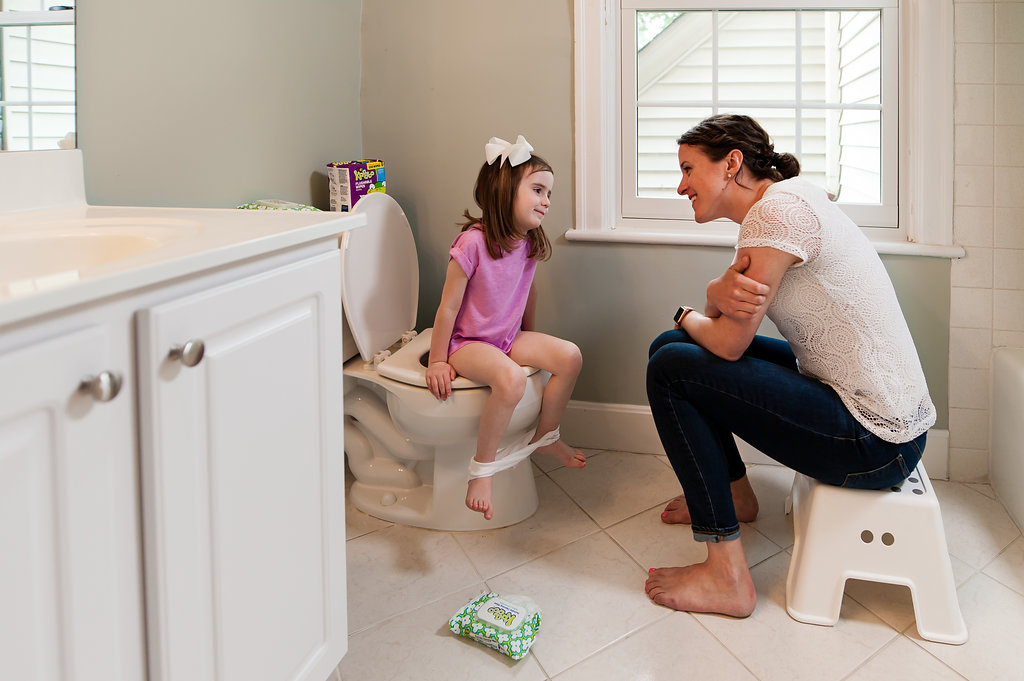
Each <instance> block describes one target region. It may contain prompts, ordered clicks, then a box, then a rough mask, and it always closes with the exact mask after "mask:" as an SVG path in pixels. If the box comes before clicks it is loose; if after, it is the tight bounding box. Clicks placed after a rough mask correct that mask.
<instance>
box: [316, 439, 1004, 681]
mask: <svg viewBox="0 0 1024 681" xmlns="http://www.w3.org/2000/svg"><path fill="white" fill-rule="evenodd" d="M587 454H588V457H589V462H588V465H587V467H586V469H584V470H582V471H577V470H569V469H566V468H562V467H557V466H555V467H553V466H552V463H553V461H552V460H550V459H547V458H545V457H535V461H534V470H535V473H536V475H537V488H538V492H539V495H540V508H539V509H538V511H537V513H536V514H535V515H534V516H533V517H532V518H529V519H528V520H525V521H523V522H522V523H519V524H518V525H515V526H513V527H508V528H504V529H499V530H492V531H487V532H468V533H462V532H436V531H431V530H421V529H416V528H408V527H402V526H398V525H392V524H391V523H386V522H383V521H380V520H377V519H375V518H372V517H370V516H367V515H365V514H363V513H361V512H360V511H357V510H356V509H355V508H354V507H352V506H351V505H349V508H348V517H347V522H348V544H347V548H348V587H349V595H348V599H349V600H348V602H349V632H350V635H349V651H348V654H347V655H346V656H345V658H344V660H342V663H341V665H340V666H339V667H338V669H337V670H336V671H335V672H334V674H333V675H332V677H331V679H330V680H329V681H364V680H365V681H391V680H395V681H406V680H409V681H412V680H415V681H435V680H437V681H458V680H461V679H467V680H468V679H472V680H473V681H491V680H492V679H494V680H497V679H520V680H523V681H536V680H543V679H551V680H553V681H583V680H586V681H630V680H636V681H641V680H643V681H661V680H663V679H683V678H687V679H710V680H715V681H717V680H719V679H726V680H732V679H736V680H741V679H742V680H747V681H752V680H760V681H774V680H776V679H778V680H780V681H781V680H785V681H799V680H803V679H806V680H808V681H829V680H832V679H835V680H840V679H842V680H845V681H874V680H878V681H881V680H883V679H886V680H888V679H899V680H900V681H911V680H917V679H919V680H922V681H924V680H927V681H944V680H947V679H949V680H952V679H957V680H960V681H962V680H963V679H968V680H969V681H990V680H991V681H995V680H997V679H1006V680H1011V679H1013V680H1020V679H1024V659H1022V656H1024V651H1022V647H1021V643H1022V642H1024V633H1022V632H1024V538H1022V536H1021V533H1020V531H1019V529H1018V528H1017V526H1016V525H1015V524H1014V522H1013V521H1012V520H1011V518H1010V517H1009V516H1008V515H1007V513H1006V511H1005V510H1004V509H1003V506H1002V505H1001V504H1000V503H999V501H998V500H997V499H996V497H995V494H994V493H993V492H992V489H991V488H990V487H989V486H988V485H979V484H960V483H949V482H943V481H935V487H936V492H937V494H938V496H939V501H940V504H941V506H942V511H943V519H944V523H945V527H946V535H947V541H948V544H949V551H950V554H951V557H952V564H953V572H954V575H955V578H956V581H957V585H958V593H959V599H960V607H961V610H962V612H963V616H964V619H965V620H966V622H967V627H968V630H969V632H970V640H969V641H968V642H967V643H966V644H965V645H962V646H949V645H943V644H936V643H930V642H927V641H923V640H922V639H920V638H919V637H918V635H917V630H916V628H915V626H914V613H913V606H912V603H911V599H910V591H909V589H906V588H905V587H898V586H891V585H883V584H874V583H868V582H856V581H851V582H849V583H848V584H847V588H846V596H845V597H844V600H843V606H842V612H841V615H840V619H839V622H838V624H837V625H836V626H835V627H819V626H814V625H807V624H801V623H799V622H796V621H795V620H793V619H791V618H790V617H789V616H788V615H787V614H786V608H785V597H786V586H785V584H786V573H787V570H788V567H789V558H790V551H792V545H793V524H792V520H791V518H790V517H789V516H786V515H785V514H784V505H785V499H786V496H787V494H788V493H789V488H790V485H791V482H792V473H791V472H789V471H787V470H786V469H784V468H781V467H778V466H766V465H757V466H752V467H751V468H750V473H749V474H750V478H751V482H752V484H753V486H754V489H755V490H756V491H757V493H758V497H759V500H760V505H761V513H760V516H759V518H758V519H757V521H756V522H754V523H751V524H749V525H744V527H743V536H742V541H743V544H744V548H745V551H746V555H747V558H748V560H749V562H750V566H751V574H752V575H753V578H754V584H755V586H756V588H757V594H758V604H757V609H756V610H755V611H754V614H753V615H752V616H750V617H749V618H747V619H743V620H737V619H732V618H728V617H723V616H716V615H691V614H688V613H679V612H674V611H670V610H667V609H665V608H662V607H659V606H656V605H653V604H652V603H651V602H650V601H648V599H647V597H646V596H645V594H644V590H643V585H644V580H645V578H646V575H647V569H648V568H649V567H652V566H663V565H680V564H686V563H692V562H696V561H699V560H703V557H704V551H705V550H704V548H703V546H702V545H700V544H698V543H696V542H694V541H693V538H692V536H691V535H690V532H689V530H688V529H687V528H685V527H680V526H668V525H665V524H663V523H662V522H661V521H660V518H659V516H660V513H661V509H662V506H663V505H664V503H665V502H666V501H667V500H668V499H670V498H672V497H673V496H675V495H676V494H677V493H678V491H679V490H678V484H677V482H676V481H675V477H674V475H673V473H672V471H671V468H670V467H669V464H668V460H667V459H666V458H665V457H664V456H655V455H649V454H631V453H626V452H617V451H595V450H588V451H587ZM537 459H540V460H539V461H538V460H537ZM484 591H495V592H498V593H500V594H523V595H527V596H529V597H531V598H532V599H534V600H535V601H536V602H537V603H538V604H539V605H540V607H541V611H542V616H543V625H542V627H541V630H540V632H539V634H538V636H537V641H536V643H535V644H534V646H533V648H532V650H531V652H530V654H529V655H527V656H526V657H525V658H523V659H522V660H521V661H519V662H512V661H511V660H510V659H509V658H507V657H505V656H503V655H501V654H499V653H496V652H494V651H492V650H489V649H487V648H485V647H483V646H481V645H480V644H477V643H474V642H472V641H470V640H468V639H464V638H460V637H457V636H455V635H453V634H452V633H451V632H450V631H449V630H448V627H447V624H448V619H449V617H451V615H452V614H453V613H455V611H457V610H458V609H459V608H460V607H462V606H463V605H465V604H466V603H467V602H469V601H470V600H472V599H473V598H475V597H476V596H477V595H479V594H480V593H482V592H484Z"/></svg>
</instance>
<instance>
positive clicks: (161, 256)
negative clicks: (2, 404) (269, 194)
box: [0, 204, 366, 329]
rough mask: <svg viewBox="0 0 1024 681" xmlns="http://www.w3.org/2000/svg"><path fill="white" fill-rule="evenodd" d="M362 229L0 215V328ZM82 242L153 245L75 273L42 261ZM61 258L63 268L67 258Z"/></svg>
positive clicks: (110, 213) (142, 210)
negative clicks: (94, 237)
mask: <svg viewBox="0 0 1024 681" xmlns="http://www.w3.org/2000/svg"><path fill="white" fill-rule="evenodd" d="M365 223H366V218H365V216H363V215H351V214H348V213H337V212H327V211H293V210H238V209H228V208H154V207H129V206H90V205H86V204H79V205H72V206H63V207H57V208H44V209H40V210H21V211H14V212H9V213H0V329H2V328H3V327H4V326H5V325H8V324H14V323H18V322H22V321H26V320H29V319H31V318H33V317H36V316H41V315H44V314H48V313H51V312H55V311H58V310H62V309H65V308H70V307H72V306H75V305H80V304H83V303H89V302H93V301H98V300H102V299H104V298H107V297H110V296H115V295H118V294H122V293H127V292H130V291H132V290H135V289H139V288H141V287H145V286H149V285H153V284H158V283H160V282H164V281H169V280H172V279H175V278H178V277H183V276H188V275H191V274H195V273H197V272H202V271H206V270H210V269H213V268H217V267H219V266H223V265H227V264H230V263H234V262H239V261H242V260H245V259H247V258H252V257H257V256H262V255H266V254H270V253H274V252H279V251H283V250H287V249H290V248H294V247H298V246H301V245H303V244H307V243H314V242H316V241H321V240H327V239H332V238H336V237H337V236H338V235H339V234H341V233H342V232H345V231H347V230H350V229H354V228H356V227H360V226H362V225H364V224H365ZM87 233H88V234H99V235H100V239H101V240H102V239H103V238H110V237H112V238H110V239H109V242H110V243H115V244H116V243H118V242H119V241H121V240H123V241H124V242H125V244H132V243H139V242H142V241H146V240H149V241H150V242H152V243H156V244H157V245H147V246H145V248H146V249H148V250H145V251H144V252H137V253H134V254H129V255H127V257H121V258H117V259H113V260H109V261H107V262H99V263H98V264H92V265H86V266H81V267H75V266H70V267H68V266H64V265H55V264H54V262H55V261H57V260H59V258H58V257H57V256H56V255H54V257H53V258H47V257H45V254H47V253H54V254H56V253H57V249H59V248H61V246H60V243H61V239H62V238H67V236H68V235H69V234H70V235H72V239H71V240H70V241H68V242H67V243H66V244H65V245H66V246H67V245H70V246H71V247H72V248H76V246H75V245H74V244H75V242H74V238H77V237H79V236H81V235H85V234H87ZM19 242H20V245H19ZM81 243H85V241H84V240H83V241H81ZM19 249H20V250H21V251H23V252H32V251H33V250H35V251H42V252H43V253H44V257H42V258H40V260H41V261H48V262H47V263H46V264H45V266H41V267H39V268H37V267H36V266H35V265H34V264H33V263H28V264H26V263H25V262H24V258H20V257H19ZM65 250H66V249H65ZM128 251H129V252H133V249H132V248H128ZM82 252H83V253H84V252H85V251H84V250H83V251H82ZM5 257H6V258H7V259H8V262H7V263H5V262H4V258H5ZM63 257H64V259H66V260H68V261H69V262H72V261H74V260H75V258H76V254H75V253H73V252H72V253H64V256H63ZM98 257H99V259H101V260H102V259H105V258H107V257H109V256H108V255H105V254H101V255H100V256H98ZM55 259H56V260H55ZM55 270H56V271H55Z"/></svg>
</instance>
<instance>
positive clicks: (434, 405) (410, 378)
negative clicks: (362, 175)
mask: <svg viewBox="0 0 1024 681" xmlns="http://www.w3.org/2000/svg"><path fill="white" fill-rule="evenodd" d="M352 212H353V213H362V214H364V215H365V216H366V219H367V224H366V226H365V227H360V228H358V229H355V230H352V231H349V232H346V233H345V234H344V235H343V236H342V238H341V250H342V301H343V303H342V304H343V309H344V313H345V314H344V316H345V322H346V331H347V332H348V333H349V334H350V336H351V339H352V340H353V341H354V347H351V346H350V349H349V350H347V351H346V353H345V354H346V360H347V361H346V362H345V367H344V373H345V381H344V384H345V455H346V457H347V459H348V464H349V469H350V470H351V471H352V474H353V476H354V477H355V481H354V483H353V484H352V488H351V491H350V493H349V496H350V499H351V500H352V503H353V504H354V505H355V507H356V508H358V509H359V510H360V511H363V512H364V513H368V514H369V515H372V516H375V517H377V518H381V519H382V520H388V521H391V522H396V523H400V524H403V525H413V526H416V527H426V528H431V529H437V530H480V529H489V528H495V527H504V526H506V525H512V524H514V523H517V522H519V521H521V520H524V519H526V518H528V517H530V516H531V515H533V513H534V512H535V511H536V510H537V488H536V484H535V482H534V472H533V466H532V464H531V463H530V460H529V459H526V460H524V461H522V462H521V463H519V464H518V465H516V466H514V467H513V468H510V469H508V470H504V471H501V472H499V473H497V474H495V475H494V479H493V483H492V505H493V507H494V513H493V517H492V518H491V520H485V519H484V517H483V514H481V513H477V512H475V511H471V510H469V509H468V508H467V507H466V503H465V500H466V485H467V483H468V481H469V462H470V459H472V458H473V456H474V454H475V453H476V439H477V431H478V428H479V424H480V414H481V411H482V409H483V405H484V403H485V402H486V400H487V398H488V396H489V395H490V388H488V387H487V386H482V385H480V384H477V383H473V382H472V381H469V380H468V379H466V378H463V377H461V376H460V377H457V378H456V379H455V381H454V382H453V384H452V388H453V391H452V395H451V397H449V398H448V399H447V400H445V401H443V402H442V401H440V400H438V399H436V398H435V397H434V396H433V395H431V394H430V391H429V390H428V389H427V387H426V386H427V384H426V378H425V372H426V363H427V362H426V360H427V356H428V354H429V352H430V339H431V331H432V330H431V329H426V330H424V331H422V332H420V333H416V332H415V331H413V330H412V329H413V328H414V325H415V322H416V306H417V299H418V287H419V269H418V264H417V259H416V246H415V242H414V241H413V237H412V230H411V229H410V228H409V222H408V220H407V219H406V217H405V213H404V212H403V211H402V209H401V207H400V206H399V205H398V203H397V202H396V201H395V200H394V199H393V198H392V197H390V196H388V195H387V194H383V193H373V194H368V195H366V196H364V197H363V198H362V199H360V200H359V202H358V203H357V204H356V205H355V207H354V208H353V210H352ZM356 353H358V354H356ZM350 356H351V358H349V357H350ZM523 371H524V373H526V375H527V382H526V392H525V394H524V395H523V398H522V400H520V402H519V405H518V406H517V407H516V409H515V411H514V413H513V414H512V420H511V423H510V424H509V427H508V430H507V431H506V432H505V435H504V437H503V438H502V442H501V446H502V447H504V446H507V445H509V444H511V443H513V442H515V441H517V440H519V439H520V438H522V437H523V436H524V435H525V434H526V433H528V432H530V433H532V431H533V429H534V428H535V427H536V423H537V417H538V415H539V414H540V405H541V397H542V394H543V390H544V385H545V383H546V382H547V379H548V378H549V377H550V375H549V374H548V373H546V372H544V371H538V370H537V369H535V368H532V367H523Z"/></svg>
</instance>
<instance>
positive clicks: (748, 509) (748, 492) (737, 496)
mask: <svg viewBox="0 0 1024 681" xmlns="http://www.w3.org/2000/svg"><path fill="white" fill-rule="evenodd" d="M729 487H730V489H731V490H732V503H733V506H734V507H735V509H736V519H737V520H739V521H740V522H741V523H752V522H754V520H756V519H757V512H758V510H759V507H758V505H757V495H756V494H754V488H753V487H751V486H750V480H749V479H748V478H747V476H745V475H744V476H743V477H742V478H740V479H739V480H735V481H733V483H732V484H731V485H730V486H729ZM661 522H663V523H668V524H669V525H675V524H677V523H681V524H683V525H689V524H690V511H689V509H687V508H686V498H685V497H684V496H683V495H682V494H680V495H679V496H678V497H676V498H675V499H673V500H672V501H670V502H668V504H666V506H665V510H664V512H663V513H662V514H661Z"/></svg>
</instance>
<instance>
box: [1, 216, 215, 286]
mask: <svg viewBox="0 0 1024 681" xmlns="http://www.w3.org/2000/svg"><path fill="white" fill-rule="evenodd" d="M201 231H202V226H201V225H200V224H199V223H198V222H194V221H192V220H179V219H165V218H144V217H143V218H79V219H69V220H51V221H47V222H32V223H26V224H23V225H18V224H15V225H10V226H6V227H0V281H4V282H19V281H22V280H39V279H41V278H46V277H51V276H55V275H68V277H61V278H62V279H63V278H76V276H75V275H76V273H77V272H78V271H80V270H84V269H88V268H92V267H97V266H99V265H104V264H106V263H111V262H114V261H118V260H124V259H126V258H130V257H132V256H136V255H139V254H142V253H146V252H148V251H152V250H154V249H156V248H160V247H161V246H165V245H167V244H169V243H173V242H175V241H179V240H181V239H183V238H186V237H189V236H194V235H196V234H198V233H200V232H201Z"/></svg>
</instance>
